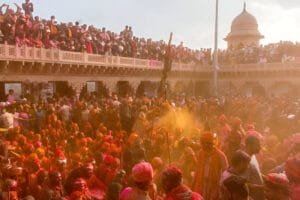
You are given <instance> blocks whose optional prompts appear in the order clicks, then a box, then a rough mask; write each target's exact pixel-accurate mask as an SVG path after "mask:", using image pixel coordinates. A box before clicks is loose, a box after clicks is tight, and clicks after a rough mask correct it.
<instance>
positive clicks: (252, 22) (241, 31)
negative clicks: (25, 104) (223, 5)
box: [225, 4, 264, 41]
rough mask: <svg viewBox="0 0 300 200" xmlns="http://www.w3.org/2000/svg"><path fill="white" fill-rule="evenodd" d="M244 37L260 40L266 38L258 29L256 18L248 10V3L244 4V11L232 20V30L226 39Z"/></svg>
mask: <svg viewBox="0 0 300 200" xmlns="http://www.w3.org/2000/svg"><path fill="white" fill-rule="evenodd" d="M242 37H248V38H249V37H252V38H256V39H258V40H259V39H262V38H264V36H263V35H262V34H261V33H260V32H259V30H258V23H257V20H256V18H255V17H254V16H253V15H252V14H250V13H249V12H248V11H247V9H246V4H244V9H243V11H242V13H241V14H239V15H238V16H237V17H235V18H234V20H233V21H232V24H231V32H230V33H229V34H228V35H227V37H226V38H225V40H226V41H229V40H234V39H236V38H242Z"/></svg>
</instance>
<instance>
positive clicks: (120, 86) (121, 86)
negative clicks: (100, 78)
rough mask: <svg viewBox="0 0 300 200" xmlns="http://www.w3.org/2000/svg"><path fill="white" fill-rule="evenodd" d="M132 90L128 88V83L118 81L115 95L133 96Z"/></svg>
mask: <svg viewBox="0 0 300 200" xmlns="http://www.w3.org/2000/svg"><path fill="white" fill-rule="evenodd" d="M133 92H134V91H133V89H132V87H131V86H130V84H129V82H128V81H118V83H117V94H118V95H119V96H120V97H125V96H127V95H132V94H133Z"/></svg>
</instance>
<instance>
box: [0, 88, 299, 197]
mask: <svg viewBox="0 0 300 200" xmlns="http://www.w3.org/2000/svg"><path fill="white" fill-rule="evenodd" d="M299 103H300V102H299V100H298V99H297V98H295V97H289V96H288V95H285V96H278V97H275V96H273V97H260V96H252V97H244V96H241V95H234V94H233V93H228V94H227V95H226V96H223V97H220V98H215V97H210V98H204V97H193V96H191V97H187V96H185V95H178V96H177V95H174V96H172V97H170V98H169V99H168V101H165V100H164V99H161V98H157V97H153V98H150V97H147V96H142V97H141V98H134V97H133V96H128V95H125V96H122V97H120V96H117V95H115V94H113V95H111V96H107V97H101V98H100V97H97V96H94V95H83V96H81V97H80V98H79V99H78V98H77V97H76V96H69V97H66V96H59V95H54V96H53V97H49V98H48V99H47V100H37V101H29V100H27V99H24V98H23V99H20V100H17V98H16V96H15V94H14V91H13V90H10V91H9V94H8V95H7V102H2V103H1V104H0V105H1V106H0V107H1V115H0V127H1V129H0V131H1V135H0V141H1V145H0V155H1V160H0V162H1V169H0V172H1V173H0V174H1V184H0V185H1V190H0V195H1V197H2V199H41V200H43V199H45V200H46V199H47V200H48V199H72V200H75V199H107V200H115V199H116V200H117V199H120V200H131V199H147V200H161V199H165V200H187V199H189V200H190V199H192V200H200V199H205V200H218V199H224V200H232V199H237V200H239V199H240V200H246V199H253V200H265V199H268V200H286V199H291V200H297V199H299V197H300V193H299V192H300V185H299V183H300V177H299V175H300V171H299V170H300V165H299V164H300V157H299V150H300V148H299V145H300V135H299V133H298V134H296V133H297V132H299V127H300V104H299Z"/></svg>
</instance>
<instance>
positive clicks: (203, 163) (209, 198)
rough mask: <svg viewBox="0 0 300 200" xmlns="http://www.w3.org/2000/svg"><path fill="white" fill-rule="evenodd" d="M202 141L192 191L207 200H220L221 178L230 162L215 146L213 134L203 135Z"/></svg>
mask: <svg viewBox="0 0 300 200" xmlns="http://www.w3.org/2000/svg"><path fill="white" fill-rule="evenodd" d="M200 140H201V145H202V149H201V150H200V152H199V154H198V158H197V168H196V174H195V179H194V183H193V187H192V189H193V191H195V192H198V193H199V194H201V195H202V196H203V198H204V199H205V200H218V199H219V189H220V178H221V175H222V173H223V172H224V171H225V170H226V169H227V167H228V161H227V158H226V156H225V154H224V153H223V152H222V151H220V150H219V149H217V148H216V147H215V146H214V141H215V136H214V135H213V134H212V133H204V134H202V135H201V138H200Z"/></svg>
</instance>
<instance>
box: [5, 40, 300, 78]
mask: <svg viewBox="0 0 300 200" xmlns="http://www.w3.org/2000/svg"><path fill="white" fill-rule="evenodd" d="M0 60H13V61H21V62H48V63H61V64H76V65H94V66H97V65H98V66H107V67H109V66H114V67H118V68H137V69H157V70H160V69H163V62H161V61H157V60H145V59H137V58H128V57H119V56H106V55H97V54H88V53H85V52H83V53H78V52H70V51H62V50H59V49H44V48H35V47H26V46H22V47H18V46H14V45H6V44H0ZM286 69H300V62H299V61H298V62H294V63H264V64H238V65H228V66H222V67H220V71H221V72H222V71H224V72H236V71H240V72H244V71H270V70H286ZM172 70H173V71H187V72H194V71H197V72H210V71H212V70H213V69H212V67H210V66H203V65H195V64H183V63H174V62H173V65H172Z"/></svg>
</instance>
